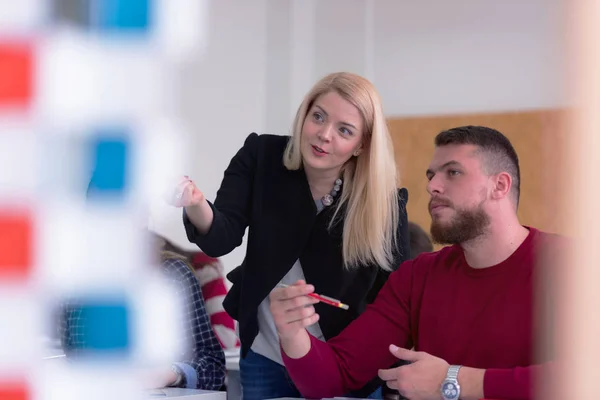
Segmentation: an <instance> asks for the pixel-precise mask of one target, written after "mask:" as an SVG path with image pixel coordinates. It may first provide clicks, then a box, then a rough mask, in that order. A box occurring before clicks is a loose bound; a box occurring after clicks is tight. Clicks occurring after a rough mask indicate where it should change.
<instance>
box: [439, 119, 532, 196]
mask: <svg viewBox="0 0 600 400" xmlns="http://www.w3.org/2000/svg"><path fill="white" fill-rule="evenodd" d="M452 144H457V145H460V144H471V145H474V146H477V147H479V149H480V150H481V153H482V155H483V161H484V162H483V164H484V168H485V169H486V172H487V173H488V174H490V175H493V174H498V173H500V172H507V173H508V174H509V175H510V177H511V178H512V187H511V191H512V192H513V195H514V199H515V205H518V204H519V196H520V193H521V170H520V168H519V157H518V156H517V152H516V151H515V148H514V147H513V145H512V144H511V143H510V140H508V138H507V137H506V136H504V135H503V134H502V133H500V132H498V131H497V130H495V129H492V128H488V127H485V126H473V125H468V126H460V127H458V128H452V129H448V130H445V131H442V132H440V133H439V134H438V135H437V136H436V137H435V145H436V147H441V146H447V145H452Z"/></svg>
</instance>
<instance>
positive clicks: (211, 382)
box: [59, 259, 225, 390]
mask: <svg viewBox="0 0 600 400" xmlns="http://www.w3.org/2000/svg"><path fill="white" fill-rule="evenodd" d="M162 267H163V270H164V272H165V273H166V276H167V277H168V278H169V280H170V283H171V284H172V285H173V286H174V288H175V290H176V292H177V295H181V296H184V299H185V301H186V304H187V310H186V312H185V313H184V316H185V318H186V319H187V320H186V321H185V323H184V329H185V330H184V338H185V340H187V343H189V344H190V345H191V346H190V348H189V349H188V350H187V351H186V352H185V353H184V354H181V356H180V358H179V361H178V362H176V363H174V365H176V366H177V367H178V368H179V370H180V371H182V372H183V374H184V382H183V385H184V387H186V388H193V389H196V388H197V389H204V390H219V389H220V388H221V387H222V386H223V383H224V381H225V355H224V353H223V349H222V347H221V345H220V344H219V341H218V340H217V338H216V336H215V333H214V331H213V329H212V326H211V324H210V320H209V317H208V314H207V313H206V309H205V305H204V298H203V297H202V292H201V290H200V284H199V282H198V280H197V278H196V276H195V275H194V273H193V272H192V270H191V269H190V268H189V267H188V265H187V264H186V263H185V262H183V261H182V260H178V259H167V260H165V261H164V262H163V263H162ZM59 335H60V338H61V343H62V346H63V349H64V350H65V353H66V354H67V356H68V357H69V358H77V355H78V349H81V348H85V343H84V338H85V321H84V320H83V319H82V317H81V309H80V308H78V307H77V306H75V305H74V303H67V304H65V306H64V308H63V314H62V315H61V318H60V323H59Z"/></svg>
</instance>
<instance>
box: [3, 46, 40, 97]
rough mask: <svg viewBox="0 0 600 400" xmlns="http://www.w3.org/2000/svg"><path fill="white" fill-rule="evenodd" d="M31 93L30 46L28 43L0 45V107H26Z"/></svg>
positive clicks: (31, 68)
mask: <svg viewBox="0 0 600 400" xmlns="http://www.w3.org/2000/svg"><path fill="white" fill-rule="evenodd" d="M32 92H33V49H32V46H31V45H30V44H28V43H0V106H1V107H5V106H9V107H18V108H21V107H27V106H28V105H29V104H30V102H31V97H32Z"/></svg>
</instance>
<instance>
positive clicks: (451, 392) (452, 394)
mask: <svg viewBox="0 0 600 400" xmlns="http://www.w3.org/2000/svg"><path fill="white" fill-rule="evenodd" d="M460 367H461V366H460V365H451V366H450V368H448V373H446V379H444V382H442V388H441V390H440V391H441V393H442V398H443V399H444V400H458V399H459V398H460V385H459V384H458V370H460Z"/></svg>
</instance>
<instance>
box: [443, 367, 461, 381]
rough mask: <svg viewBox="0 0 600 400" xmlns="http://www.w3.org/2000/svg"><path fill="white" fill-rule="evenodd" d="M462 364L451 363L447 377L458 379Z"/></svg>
mask: <svg viewBox="0 0 600 400" xmlns="http://www.w3.org/2000/svg"><path fill="white" fill-rule="evenodd" d="M460 367H462V365H451V366H450V367H449V368H448V373H447V374H446V379H452V380H455V381H458V371H459V370H460Z"/></svg>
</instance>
